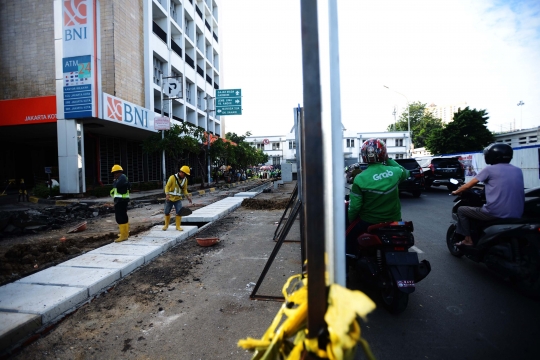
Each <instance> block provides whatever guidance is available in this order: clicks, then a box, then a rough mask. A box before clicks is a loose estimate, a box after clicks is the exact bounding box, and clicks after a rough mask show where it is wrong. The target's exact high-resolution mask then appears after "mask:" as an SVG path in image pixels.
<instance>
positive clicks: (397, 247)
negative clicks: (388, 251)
mask: <svg viewBox="0 0 540 360" xmlns="http://www.w3.org/2000/svg"><path fill="white" fill-rule="evenodd" d="M394 250H395V251H405V248H404V247H402V246H395V247H394Z"/></svg>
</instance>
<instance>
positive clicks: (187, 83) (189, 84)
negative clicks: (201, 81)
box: [186, 82, 193, 104]
mask: <svg viewBox="0 0 540 360" xmlns="http://www.w3.org/2000/svg"><path fill="white" fill-rule="evenodd" d="M192 86H193V84H191V83H189V82H186V101H187V102H188V103H190V104H193V100H192V97H191V87H192Z"/></svg>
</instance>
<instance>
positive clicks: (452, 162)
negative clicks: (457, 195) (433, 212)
mask: <svg viewBox="0 0 540 360" xmlns="http://www.w3.org/2000/svg"><path fill="white" fill-rule="evenodd" d="M419 161H420V165H421V166H422V170H423V171H424V179H425V184H426V189H429V188H430V187H432V186H440V185H446V187H447V188H448V190H450V191H454V190H456V189H457V187H458V186H457V185H454V184H452V183H451V182H450V179H452V178H454V179H456V180H461V181H463V182H465V170H464V169H463V165H462V164H461V163H460V162H459V158H458V157H457V156H456V157H432V158H424V159H419Z"/></svg>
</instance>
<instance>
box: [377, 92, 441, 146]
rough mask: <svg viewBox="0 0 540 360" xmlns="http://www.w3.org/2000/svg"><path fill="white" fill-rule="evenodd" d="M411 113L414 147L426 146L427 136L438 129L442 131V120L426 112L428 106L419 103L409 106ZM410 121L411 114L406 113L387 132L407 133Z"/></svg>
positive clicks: (389, 126)
mask: <svg viewBox="0 0 540 360" xmlns="http://www.w3.org/2000/svg"><path fill="white" fill-rule="evenodd" d="M409 112H410V121H411V132H412V142H413V144H414V147H416V148H419V147H423V146H426V138H427V136H428V135H429V134H430V133H431V132H432V131H434V130H436V129H442V127H443V124H442V120H441V119H437V118H435V117H434V116H433V114H431V112H429V111H426V104H422V103H421V102H419V101H416V102H413V103H411V104H409ZM408 120H409V114H408V113H407V111H404V112H403V113H402V114H401V116H400V118H399V120H398V122H397V123H396V124H395V125H394V124H390V125H388V128H387V131H407V130H408Z"/></svg>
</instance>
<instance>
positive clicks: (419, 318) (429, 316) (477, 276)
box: [362, 188, 540, 360]
mask: <svg viewBox="0 0 540 360" xmlns="http://www.w3.org/2000/svg"><path fill="white" fill-rule="evenodd" d="M448 193H449V192H448V191H447V190H446V188H439V189H437V188H434V189H433V190H431V191H427V192H424V193H422V196H421V197H420V198H418V199H415V198H413V197H412V196H410V195H408V194H406V193H404V194H402V195H401V203H402V215H403V219H404V220H412V221H413V222H414V227H415V231H414V235H415V241H416V247H417V248H418V249H420V251H422V252H423V253H421V254H419V259H428V260H429V261H430V263H431V267H432V271H431V273H430V274H429V276H428V277H427V278H426V279H424V280H423V281H422V282H420V283H419V284H418V285H417V288H416V291H415V292H414V293H413V294H411V296H410V297H409V306H408V308H407V310H405V312H404V313H402V314H400V315H397V316H394V315H391V314H389V313H388V312H386V311H385V310H384V309H383V308H382V307H378V308H377V309H376V310H375V311H374V312H373V313H372V314H370V316H369V318H368V322H367V323H365V324H363V326H362V330H363V334H364V336H365V338H366V339H367V340H368V342H369V343H370V345H371V348H372V350H373V352H374V354H375V356H376V357H377V359H379V360H384V359H430V360H433V359H539V358H540V349H539V348H538V346H537V343H536V342H537V341H538V339H539V338H540V303H539V302H538V301H534V300H532V299H530V298H528V297H526V296H525V295H523V294H522V293H520V292H519V291H517V290H516V289H515V288H513V287H512V286H511V285H510V284H508V283H505V282H504V281H503V280H502V279H500V278H498V277H496V276H495V275H493V274H492V273H491V272H490V271H489V270H488V269H487V268H486V267H485V266H484V265H483V264H476V263H474V262H472V261H470V260H468V259H465V258H461V259H458V258H455V257H453V256H452V255H450V253H449V252H448V249H447V248H446V243H445V235H446V229H447V228H448V225H449V222H450V211H451V207H452V201H453V200H454V197H452V196H448Z"/></svg>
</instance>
